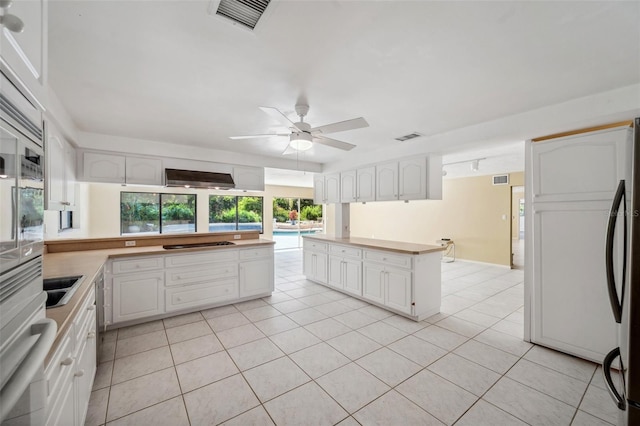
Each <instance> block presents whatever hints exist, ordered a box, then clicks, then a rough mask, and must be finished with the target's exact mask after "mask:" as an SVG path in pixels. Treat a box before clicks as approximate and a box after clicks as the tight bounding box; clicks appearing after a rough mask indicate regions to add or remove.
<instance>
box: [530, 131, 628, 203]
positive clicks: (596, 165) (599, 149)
mask: <svg viewBox="0 0 640 426" xmlns="http://www.w3.org/2000/svg"><path fill="white" fill-rule="evenodd" d="M531 149H532V151H531V152H532V160H533V171H532V183H533V201H534V202H540V201H580V200H585V201H589V200H609V199H612V198H613V194H615V191H616V188H617V187H618V182H619V181H620V180H621V179H629V178H630V176H631V158H632V155H631V149H632V131H631V129H630V128H628V127H626V128H622V129H619V128H618V129H612V130H608V131H603V132H597V133H587V134H582V135H576V136H572V137H567V138H562V139H552V140H549V141H544V142H533V143H532V144H531Z"/></svg>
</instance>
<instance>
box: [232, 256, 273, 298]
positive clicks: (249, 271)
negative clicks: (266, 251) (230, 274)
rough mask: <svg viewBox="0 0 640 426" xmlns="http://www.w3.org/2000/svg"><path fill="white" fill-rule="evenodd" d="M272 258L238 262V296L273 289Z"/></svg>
mask: <svg viewBox="0 0 640 426" xmlns="http://www.w3.org/2000/svg"><path fill="white" fill-rule="evenodd" d="M272 277H273V259H271V258H266V259H259V260H250V261H246V262H240V297H248V296H254V295H257V294H264V293H269V292H272V291H273V282H274V280H273V278H272Z"/></svg>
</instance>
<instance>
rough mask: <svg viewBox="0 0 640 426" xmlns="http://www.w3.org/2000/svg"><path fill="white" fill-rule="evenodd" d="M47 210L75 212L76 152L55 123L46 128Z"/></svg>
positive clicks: (48, 124)
mask: <svg viewBox="0 0 640 426" xmlns="http://www.w3.org/2000/svg"><path fill="white" fill-rule="evenodd" d="M45 132H46V139H45V165H46V167H45V173H46V177H47V179H46V180H45V184H46V185H45V192H46V206H45V207H46V209H47V210H74V208H75V202H76V200H75V189H76V185H75V183H76V170H75V168H76V152H75V148H73V146H71V144H69V143H68V142H67V141H66V140H65V139H64V137H63V136H62V135H61V134H60V133H59V131H58V130H57V129H56V127H55V126H54V125H53V123H47V126H46V128H45Z"/></svg>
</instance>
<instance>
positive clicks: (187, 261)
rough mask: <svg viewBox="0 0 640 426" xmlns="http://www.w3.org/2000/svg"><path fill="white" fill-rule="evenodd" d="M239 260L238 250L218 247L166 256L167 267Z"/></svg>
mask: <svg viewBox="0 0 640 426" xmlns="http://www.w3.org/2000/svg"><path fill="white" fill-rule="evenodd" d="M236 260H238V250H230V249H227V248H225V249H222V250H220V249H218V250H210V251H205V252H200V253H193V252H192V253H185V254H179V255H173V256H167V257H166V258H165V265H166V267H167V268H173V267H176V266H187V265H202V264H203V263H211V262H235V261H236Z"/></svg>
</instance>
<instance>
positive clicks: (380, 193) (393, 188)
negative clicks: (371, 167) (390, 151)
mask: <svg viewBox="0 0 640 426" xmlns="http://www.w3.org/2000/svg"><path fill="white" fill-rule="evenodd" d="M397 199H398V162H397V161H392V162H390V163H384V164H378V165H377V166H376V200H377V201H388V200H397Z"/></svg>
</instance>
